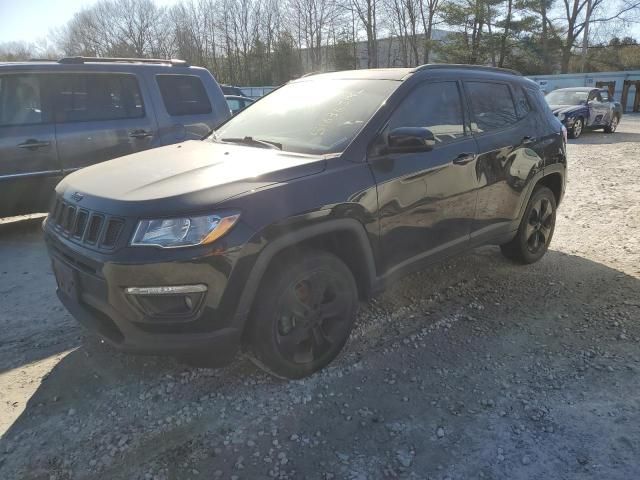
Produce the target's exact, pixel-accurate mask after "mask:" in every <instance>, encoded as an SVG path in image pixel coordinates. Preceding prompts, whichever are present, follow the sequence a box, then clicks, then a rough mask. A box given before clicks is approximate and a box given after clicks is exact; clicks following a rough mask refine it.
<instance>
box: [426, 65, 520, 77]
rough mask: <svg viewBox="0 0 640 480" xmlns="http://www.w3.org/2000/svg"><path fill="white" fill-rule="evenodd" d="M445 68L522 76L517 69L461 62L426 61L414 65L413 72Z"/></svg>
mask: <svg viewBox="0 0 640 480" xmlns="http://www.w3.org/2000/svg"><path fill="white" fill-rule="evenodd" d="M441 68H442V69H445V68H456V69H464V70H484V71H486V72H496V73H508V74H510V75H518V76H522V74H521V73H520V72H518V71H517V70H512V69H510V68H501V67H489V66H486V65H468V64H463V63H428V64H426V65H420V66H418V67H416V68H415V69H414V70H413V71H414V72H421V71H422V70H438V69H441Z"/></svg>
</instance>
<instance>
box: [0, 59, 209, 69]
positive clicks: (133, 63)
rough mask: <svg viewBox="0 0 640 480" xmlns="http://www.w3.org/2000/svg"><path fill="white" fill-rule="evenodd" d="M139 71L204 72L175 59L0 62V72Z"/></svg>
mask: <svg viewBox="0 0 640 480" xmlns="http://www.w3.org/2000/svg"><path fill="white" fill-rule="evenodd" d="M140 69H145V70H154V71H156V72H167V73H169V72H170V71H171V72H178V71H180V72H184V71H193V70H204V69H203V68H201V67H191V66H190V65H189V64H188V63H187V62H185V61H183V60H175V59H146V58H94V57H65V58H62V59H60V60H30V61H23V62H0V71H11V70H15V71H38V72H43V71H55V72H83V71H84V72H86V71H92V72H109V71H119V72H132V71H138V70H140Z"/></svg>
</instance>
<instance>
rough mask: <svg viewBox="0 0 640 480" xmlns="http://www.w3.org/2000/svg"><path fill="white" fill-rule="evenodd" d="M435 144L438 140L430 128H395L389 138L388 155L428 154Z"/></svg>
mask: <svg viewBox="0 0 640 480" xmlns="http://www.w3.org/2000/svg"><path fill="white" fill-rule="evenodd" d="M435 144H436V138H435V137H434V135H433V132H431V130H429V129H428V128H424V127H400V128H394V129H393V130H391V131H390V132H389V136H388V137H387V153H414V152H428V151H429V150H432V149H433V147H434V146H435Z"/></svg>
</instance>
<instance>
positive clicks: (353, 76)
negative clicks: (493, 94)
mask: <svg viewBox="0 0 640 480" xmlns="http://www.w3.org/2000/svg"><path fill="white" fill-rule="evenodd" d="M432 71H433V72H435V71H438V72H455V73H457V74H459V75H460V76H464V75H465V74H469V73H483V74H489V75H491V74H495V75H498V76H501V77H503V78H504V77H508V78H509V79H514V78H524V77H522V76H521V75H520V73H518V72H516V71H515V70H510V69H506V68H498V67H488V66H484V65H461V64H444V63H443V64H426V65H420V66H418V67H411V68H406V67H403V68H370V69H361V70H343V71H339V72H327V73H320V72H318V73H315V72H312V73H308V74H306V75H303V76H302V77H300V78H299V79H296V80H294V81H295V82H299V81H305V80H308V79H309V78H313V79H314V80H315V79H322V80H397V81H402V80H405V79H407V78H408V77H410V76H412V75H414V74H417V73H422V72H432Z"/></svg>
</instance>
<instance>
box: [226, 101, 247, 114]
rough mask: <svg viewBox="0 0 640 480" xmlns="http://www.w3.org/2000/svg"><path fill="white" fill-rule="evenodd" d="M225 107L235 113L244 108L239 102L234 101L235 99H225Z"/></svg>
mask: <svg viewBox="0 0 640 480" xmlns="http://www.w3.org/2000/svg"><path fill="white" fill-rule="evenodd" d="M227 105H229V109H230V110H231V111H232V112H233V113H235V112H237V111H238V110H240V109H242V107H243V106H244V105H243V104H242V103H241V102H240V100H238V99H236V98H227Z"/></svg>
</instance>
